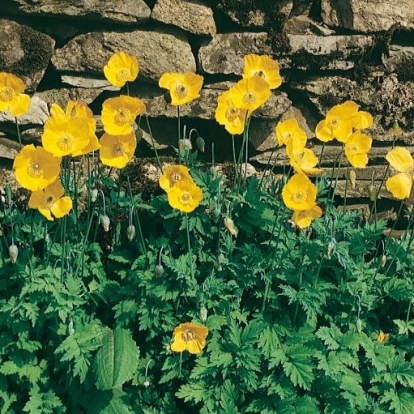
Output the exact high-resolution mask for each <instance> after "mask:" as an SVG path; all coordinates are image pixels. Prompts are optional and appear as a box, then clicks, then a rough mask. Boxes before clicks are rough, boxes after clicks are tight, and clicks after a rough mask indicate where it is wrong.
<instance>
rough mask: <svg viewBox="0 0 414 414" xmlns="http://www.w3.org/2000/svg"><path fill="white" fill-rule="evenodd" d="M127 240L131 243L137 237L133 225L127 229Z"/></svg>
mask: <svg viewBox="0 0 414 414" xmlns="http://www.w3.org/2000/svg"><path fill="white" fill-rule="evenodd" d="M126 235H127V239H128V240H129V241H131V240H132V239H133V238H134V237H135V226H134V225H133V224H131V225H130V226H128V227H127V229H126Z"/></svg>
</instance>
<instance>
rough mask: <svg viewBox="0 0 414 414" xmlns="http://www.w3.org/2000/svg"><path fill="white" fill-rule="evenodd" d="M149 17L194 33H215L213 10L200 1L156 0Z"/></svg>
mask: <svg viewBox="0 0 414 414" xmlns="http://www.w3.org/2000/svg"><path fill="white" fill-rule="evenodd" d="M151 18H152V19H154V20H156V21H159V22H162V23H166V24H172V25H175V26H178V27H180V28H181V29H183V30H186V31H187V32H191V33H195V34H209V35H212V34H215V33H216V31H217V30H216V23H215V21H214V16H213V10H212V9H211V8H210V7H207V6H205V5H203V4H201V3H198V2H197V3H196V2H194V3H192V2H189V1H183V0H157V2H156V3H155V5H154V8H153V9H152V13H151Z"/></svg>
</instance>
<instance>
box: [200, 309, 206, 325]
mask: <svg viewBox="0 0 414 414" xmlns="http://www.w3.org/2000/svg"><path fill="white" fill-rule="evenodd" d="M200 318H201V320H202V321H203V322H205V321H206V320H207V309H206V308H205V306H202V307H201V309H200Z"/></svg>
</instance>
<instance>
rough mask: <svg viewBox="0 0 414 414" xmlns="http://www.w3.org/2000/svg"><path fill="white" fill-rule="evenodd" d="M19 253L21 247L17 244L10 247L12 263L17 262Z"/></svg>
mask: <svg viewBox="0 0 414 414" xmlns="http://www.w3.org/2000/svg"><path fill="white" fill-rule="evenodd" d="M18 255H19V249H18V247H17V246H16V245H15V244H12V245H11V246H10V247H9V257H10V261H11V262H12V264H15V263H16V261H17V256H18Z"/></svg>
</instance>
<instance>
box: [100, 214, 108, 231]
mask: <svg viewBox="0 0 414 414" xmlns="http://www.w3.org/2000/svg"><path fill="white" fill-rule="evenodd" d="M99 222H100V223H101V225H102V227H103V229H104V231H106V232H108V231H109V225H110V221H109V217H108V216H107V215H106V214H101V215H100V216H99Z"/></svg>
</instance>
